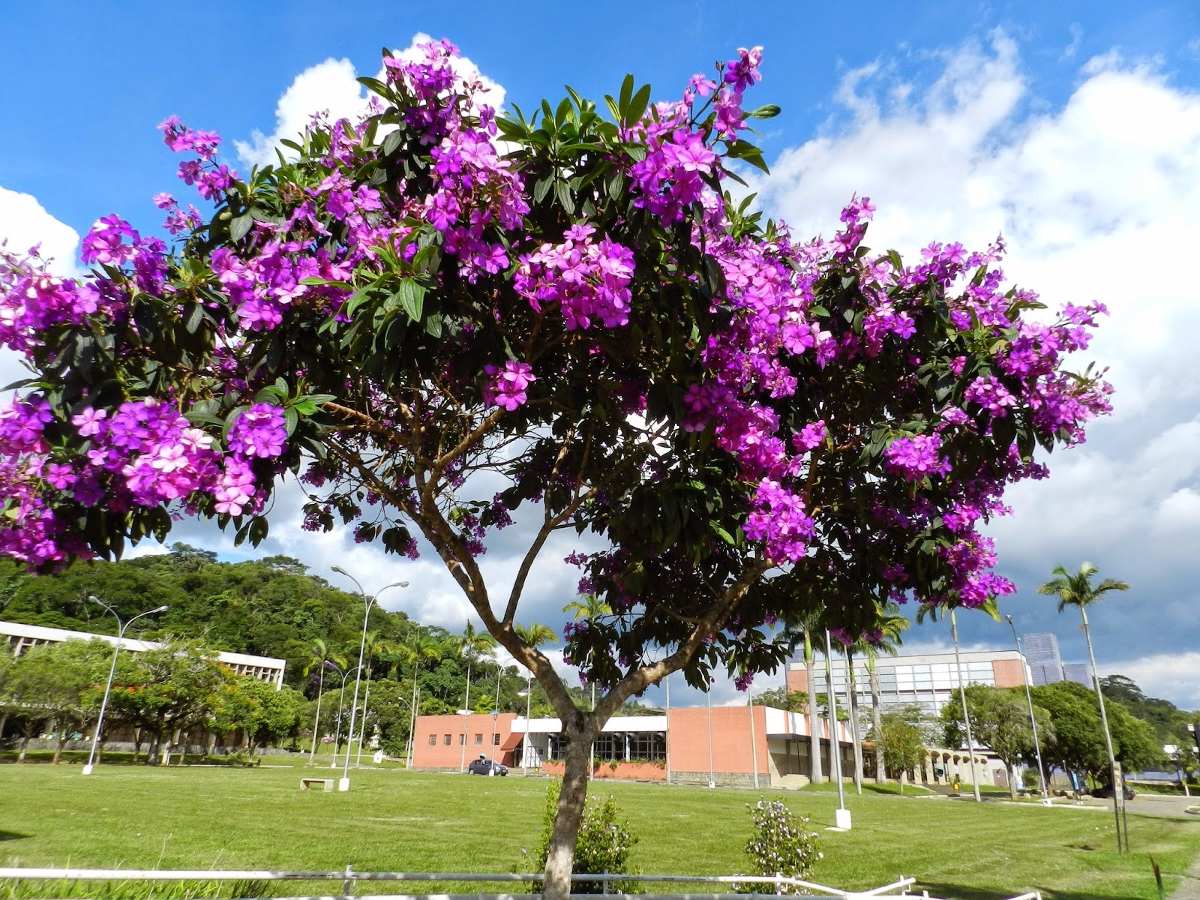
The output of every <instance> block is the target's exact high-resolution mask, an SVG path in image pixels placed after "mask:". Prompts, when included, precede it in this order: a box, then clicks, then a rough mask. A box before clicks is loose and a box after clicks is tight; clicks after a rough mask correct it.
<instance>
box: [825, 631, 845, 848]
mask: <svg viewBox="0 0 1200 900" xmlns="http://www.w3.org/2000/svg"><path fill="white" fill-rule="evenodd" d="M825 687H826V688H827V690H828V693H829V768H830V774H832V775H833V777H834V778H835V779H836V780H837V789H838V808H837V812H835V813H834V824H835V825H836V826H837V827H838V828H844V829H846V830H847V831H849V830H850V810H848V809H846V785H845V782H844V781H843V780H842V778H843V776H842V741H841V738H840V737H839V736H838V727H837V695H836V694H835V693H834V691H833V642H832V641H831V640H830V638H829V629H828V628H826V629H825Z"/></svg>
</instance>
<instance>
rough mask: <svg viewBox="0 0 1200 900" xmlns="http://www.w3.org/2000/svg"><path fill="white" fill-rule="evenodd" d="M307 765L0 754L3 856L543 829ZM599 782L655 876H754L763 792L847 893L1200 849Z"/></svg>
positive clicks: (391, 863) (155, 863)
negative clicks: (338, 784)
mask: <svg viewBox="0 0 1200 900" xmlns="http://www.w3.org/2000/svg"><path fill="white" fill-rule="evenodd" d="M301 774H312V775H317V774H320V775H326V774H331V773H330V772H329V770H328V769H327V768H325V769H311V770H310V769H303V768H290V767H289V768H260V769H226V768H175V769H153V768H144V767H140V766H139V767H132V766H108V767H104V766H101V767H99V768H97V770H96V773H95V774H94V775H93V776H91V777H89V778H85V777H83V776H82V775H80V771H79V768H78V766H74V765H70V766H66V765H64V766H58V767H54V766H49V765H23V766H18V765H0V862H2V863H3V864H4V865H8V866H16V865H22V866H68V865H70V866H91V867H141V868H181V869H207V868H221V869H229V868H270V869H308V870H311V869H329V870H333V869H341V868H343V867H344V866H345V865H346V864H347V863H350V864H352V865H353V866H354V867H355V868H356V869H359V870H363V871H367V870H402V871H413V872H417V871H471V872H486V871H513V870H519V869H523V868H525V867H524V866H523V865H522V862H521V860H522V854H521V851H522V849H523V848H528V849H530V850H532V849H533V848H534V846H535V845H536V843H537V841H538V837H539V835H540V832H541V814H542V809H543V805H544V801H545V793H546V787H547V782H546V781H545V780H543V779H537V778H529V779H526V778H522V777H520V776H516V775H514V776H510V777H508V778H475V777H466V776H460V775H443V774H421V773H409V772H405V771H402V770H394V769H387V770H365V769H364V770H361V771H357V772H354V773H353V789H352V790H351V791H350V792H349V793H345V794H342V793H329V794H327V793H321V792H311V791H310V792H302V791H300V790H299V776H300V775H301ZM593 793H595V794H599V795H611V796H612V797H614V798H615V799H616V801H617V803H618V804H619V806H620V808H621V810H622V811H623V813H624V814H625V816H626V817H627V818H628V819H629V821H630V823H631V825H632V828H633V830H634V832H635V833H636V834H637V835H638V836H639V837H640V843H639V844H638V845H637V847H636V850H635V852H634V861H635V863H636V865H637V867H638V868H639V869H640V870H641V871H643V872H655V873H688V874H726V875H727V874H733V873H738V872H744V871H746V865H745V858H744V856H743V850H742V848H743V845H744V844H745V842H746V839H747V837H748V835H749V815H748V813H747V811H746V804H747V803H749V802H751V801H752V800H753V799H755V798H756V797H758V796H761V795H771V796H778V797H782V798H783V799H784V800H785V802H786V803H787V804H788V805H789V806H790V807H791V808H792V809H793V810H795V811H796V812H797V813H801V814H803V815H808V816H811V817H812V821H813V823H814V826H821V827H819V828H818V830H819V831H820V832H821V848H822V850H823V851H824V854H825V858H824V859H823V860H822V861H821V863H820V864H819V865H818V867H817V870H816V872H815V873H814V877H815V878H816V879H817V880H818V881H822V882H825V883H827V884H832V885H835V886H839V887H845V888H867V887H872V886H878V885H881V884H884V883H886V882H889V881H892V880H894V879H895V878H897V877H898V876H901V875H915V876H917V877H918V879H919V884H920V886H921V887H924V888H928V889H929V891H930V893H932V894H934V895H935V896H939V897H952V898H966V900H982V898H999V897H1009V896H1012V895H1015V894H1017V893H1021V892H1023V891H1025V890H1030V889H1034V888H1036V889H1039V890H1041V891H1043V892H1044V894H1045V896H1046V897H1048V898H1049V897H1053V898H1060V900H1084V898H1089V900H1098V898H1121V900H1127V898H1135V897H1146V898H1154V897H1156V896H1157V893H1156V891H1155V887H1154V879H1153V876H1152V874H1151V868H1150V863H1149V859H1148V854H1153V855H1154V857H1155V858H1156V859H1157V860H1158V862H1159V864H1160V865H1161V866H1162V867H1163V870H1164V872H1165V873H1166V874H1167V876H1168V889H1170V887H1171V886H1172V885H1173V884H1174V883H1175V882H1176V880H1177V877H1178V876H1179V875H1180V874H1182V873H1183V872H1186V871H1187V869H1188V867H1189V865H1190V864H1191V863H1192V862H1193V860H1194V859H1195V858H1196V857H1197V855H1200V820H1197V821H1185V820H1171V819H1159V818H1146V817H1141V816H1130V819H1129V830H1130V840H1131V843H1132V845H1133V847H1134V848H1135V852H1134V853H1132V854H1130V855H1128V856H1126V857H1119V856H1118V855H1117V854H1116V853H1115V852H1114V850H1113V844H1114V841H1113V834H1112V821H1111V819H1110V817H1109V816H1108V815H1106V814H1104V812H1103V811H1093V810H1073V809H1043V808H1041V807H1038V806H1028V805H1026V806H1017V805H1009V804H1001V803H989V804H984V805H983V806H977V805H975V804H973V803H967V802H960V801H952V800H946V799H930V798H926V799H917V798H912V797H897V796H893V795H883V794H874V793H868V794H866V795H864V796H862V797H856V796H854V795H853V793H852V792H851V793H850V794H849V800H848V805H849V806H850V807H851V810H852V812H853V815H854V829H853V830H852V831H851V832H849V833H834V832H829V831H825V830H824V828H823V826H824V825H825V824H826V823H829V822H831V821H832V818H833V808H834V805H835V802H836V801H835V795H834V794H833V793H831V792H829V791H828V790H811V791H799V792H770V791H760V792H757V793H756V792H752V791H746V790H735V789H724V790H716V791H710V790H706V789H704V788H696V787H683V786H666V785H647V784H613V783H606V782H599V783H596V784H594V785H593ZM288 887H289V886H287V885H276V886H273V888H272V890H275V891H276V892H281V891H282V892H287V889H288ZM290 887H292V888H293V889H294V888H298V887H299V886H298V885H291V886H290ZM429 887H432V885H430V886H429ZM376 888H378V889H382V890H395V891H399V890H403V888H401V887H399V886H394V887H393V886H390V885H377V886H374V887H373V890H375V889H376ZM336 889H337V888H336V886H326V887H325V888H324V889H323V892H329V891H334V890H336ZM407 889H408V890H416V891H420V890H424V888H423V887H422V886H420V885H411V886H409V888H407ZM474 889H475V890H478V889H480V888H479V887H476V888H474ZM483 889H488V888H483ZM292 892H293V893H299V892H300V891H297V890H293V891H292Z"/></svg>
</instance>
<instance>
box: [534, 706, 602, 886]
mask: <svg viewBox="0 0 1200 900" xmlns="http://www.w3.org/2000/svg"><path fill="white" fill-rule="evenodd" d="M594 738H595V734H594V729H591V730H588V731H573V732H571V733H570V734H569V743H568V744H567V755H566V759H565V764H564V771H563V780H562V786H561V787H560V789H559V792H558V809H557V813H556V815H555V816H554V831H553V832H552V833H551V836H550V847H549V850H548V852H547V854H546V879H545V882H544V883H543V885H542V896H543V897H544V898H545V900H564V898H566V897H567V896H568V895H569V894H570V893H571V873H572V871H573V870H574V865H575V840H576V838H578V836H579V825H580V823H581V822H582V821H583V808H584V804H585V803H586V802H587V788H588V781H589V780H590V778H591V772H590V771H589V770H590V769H591V743H592V740H594Z"/></svg>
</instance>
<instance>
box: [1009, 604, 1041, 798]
mask: <svg viewBox="0 0 1200 900" xmlns="http://www.w3.org/2000/svg"><path fill="white" fill-rule="evenodd" d="M1004 618H1006V619H1008V627H1009V628H1011V629H1012V635H1013V643H1015V644H1016V645H1017V653H1018V654H1020V657H1021V671H1022V674H1023V675H1024V678H1023V679H1022V680H1023V681H1024V682H1025V701H1026V702H1027V703H1028V704H1029V726H1030V727H1031V728H1032V729H1033V749H1034V752H1035V753H1036V754H1037V764H1038V782H1039V783H1040V784H1041V786H1042V802H1043V803H1046V804H1049V802H1050V792H1049V791H1047V790H1046V770H1045V769H1044V768H1043V767H1042V743H1041V741H1040V740H1039V739H1038V727H1037V716H1035V715H1034V714H1033V691H1032V690H1031V689H1030V687H1029V680H1030V675H1031V673H1030V671H1029V665H1028V664H1027V663H1026V662H1025V653H1024V652H1023V651H1022V650H1021V638H1020V637H1019V636H1018V635H1017V626H1016V623H1014V622H1013V617H1012V616H1005V617H1004Z"/></svg>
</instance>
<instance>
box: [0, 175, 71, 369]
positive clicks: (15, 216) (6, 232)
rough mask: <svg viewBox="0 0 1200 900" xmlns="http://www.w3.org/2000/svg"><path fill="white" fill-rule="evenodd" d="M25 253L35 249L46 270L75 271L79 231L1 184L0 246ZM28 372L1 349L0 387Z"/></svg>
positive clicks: (30, 197) (32, 197)
mask: <svg viewBox="0 0 1200 900" xmlns="http://www.w3.org/2000/svg"><path fill="white" fill-rule="evenodd" d="M6 242H7V245H8V249H9V250H12V251H14V252H16V253H20V254H24V253H26V252H27V251H29V250H31V249H32V248H34V247H37V248H38V252H39V254H40V255H41V256H42V258H43V259H46V260H48V261H50V266H49V269H50V271H51V272H54V273H55V274H58V275H74V274H77V271H78V270H77V267H76V264H75V263H76V253H77V251H78V248H79V232H77V231H76V230H75V229H74V228H72V227H71V226H70V225H67V224H66V223H65V222H61V221H59V220H58V219H56V218H55V217H54V216H53V215H51V214H50V213H49V212H48V211H47V210H46V208H45V207H44V206H42V204H41V202H39V201H38V199H37V198H36V197H34V196H33V195H32V194H25V193H21V192H20V191H12V190H9V189H8V188H5V187H0V245H3V244H5V243H6ZM28 375H29V373H28V372H26V371H25V370H24V369H23V368H22V367H21V363H20V361H19V358H18V356H17V354H15V353H13V352H12V351H11V350H9V349H8V348H6V347H5V348H0V387H3V386H4V385H6V384H11V383H13V382H14V381H17V380H18V379H20V378H27V377H28Z"/></svg>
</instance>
